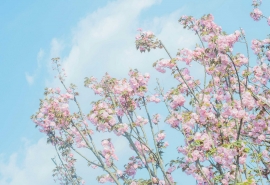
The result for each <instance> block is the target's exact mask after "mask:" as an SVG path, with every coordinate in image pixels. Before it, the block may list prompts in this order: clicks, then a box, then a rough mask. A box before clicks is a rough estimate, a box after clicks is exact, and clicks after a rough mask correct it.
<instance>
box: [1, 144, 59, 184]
mask: <svg viewBox="0 0 270 185" xmlns="http://www.w3.org/2000/svg"><path fill="white" fill-rule="evenodd" d="M54 155H55V152H54V149H53V148H52V146H50V145H47V143H46V140H45V139H40V140H39V141H38V142H37V143H36V144H32V145H29V146H25V148H24V152H20V153H19V152H18V153H14V154H12V155H11V156H10V157H9V160H8V162H4V161H3V159H1V160H0V174H1V175H0V184H1V185H21V184H25V185H27V184H29V185H30V184H39V185H48V184H53V183H54V181H53V179H52V176H51V175H52V173H51V172H52V169H53V167H54V166H53V163H52V162H51V159H50V157H53V156H54ZM22 156H24V157H22ZM21 158H23V160H22V161H21V160H20V159H21Z"/></svg>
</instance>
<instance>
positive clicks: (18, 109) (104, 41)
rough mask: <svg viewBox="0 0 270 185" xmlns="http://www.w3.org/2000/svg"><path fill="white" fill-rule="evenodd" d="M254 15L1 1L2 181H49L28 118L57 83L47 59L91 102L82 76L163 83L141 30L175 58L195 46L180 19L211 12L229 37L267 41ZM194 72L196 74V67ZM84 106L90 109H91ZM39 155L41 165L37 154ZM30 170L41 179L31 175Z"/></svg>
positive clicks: (219, 1) (240, 6) (40, 142)
mask: <svg viewBox="0 0 270 185" xmlns="http://www.w3.org/2000/svg"><path fill="white" fill-rule="evenodd" d="M267 7H270V2H269V1H268V2H267V1H265V2H263V5H262V7H261V9H262V11H263V12H265V13H266V15H267ZM251 10H252V7H251V0H250V1H249V0H239V1H234V0H206V1H200V0H181V1H179V0H163V1H160V0H137V1H135V0H126V1H124V0H117V1H105V0H99V1H96V0H92V1H90V0H89V1H82V0H80V1H75V0H65V1H64V0H57V1H53V0H47V1H44V0H25V1H15V0H9V1H4V0H0V13H1V16H0V23H1V29H0V86H1V92H0V103H1V105H0V112H1V129H0V139H1V141H2V142H1V145H0V154H1V155H0V167H1V168H0V184H4V185H14V184H15V185H16V184H20V183H21V182H25V183H24V184H29V182H31V184H32V183H33V184H34V183H35V184H44V185H45V184H50V183H52V180H51V179H52V178H51V176H50V172H51V169H50V167H52V165H50V164H47V163H50V157H51V156H50V155H54V153H53V151H49V150H50V148H46V147H47V146H46V144H45V142H44V138H43V135H42V134H40V133H39V132H38V130H37V129H35V127H34V124H33V123H32V122H31V120H30V116H31V115H32V114H33V113H34V112H35V111H36V110H37V109H38V106H39V99H41V98H43V90H44V88H45V87H46V86H53V87H55V86H57V85H58V84H57V82H56V81H55V80H54V78H53V76H54V75H53V72H52V71H51V66H50V59H51V58H52V57H57V56H59V57H61V58H62V59H63V63H64V67H65V68H66V70H67V72H68V78H67V82H73V83H76V84H78V86H79V88H81V89H80V90H82V92H83V93H82V97H81V99H83V100H84V102H87V101H88V102H90V101H91V99H93V98H94V97H92V95H88V94H87V91H86V90H84V89H83V88H82V83H83V78H84V77H85V76H92V75H95V76H97V77H101V75H102V74H104V73H105V72H109V73H110V74H112V75H115V76H118V77H120V76H122V77H124V76H125V75H126V74H127V70H128V69H129V68H138V69H139V70H141V71H143V72H150V73H151V74H152V75H153V76H154V77H155V76H158V77H159V78H161V82H164V83H167V82H166V80H164V79H163V81H162V76H160V74H158V73H157V72H155V71H154V70H153V69H152V68H151V66H152V63H153V62H154V61H155V60H157V59H159V58H161V57H167V56H166V55H165V53H164V52H163V53H162V52H160V51H154V52H153V53H149V54H148V53H147V54H140V53H139V52H137V51H136V50H135V46H134V36H135V35H136V29H137V28H138V27H141V28H143V29H145V30H148V29H150V30H153V31H154V32H155V33H157V35H158V37H159V38H161V39H162V40H163V42H164V43H165V44H166V45H167V47H168V48H169V50H170V51H171V53H172V54H175V53H176V51H177V49H179V48H182V47H190V48H192V47H193V46H194V45H195V43H196V41H197V38H196V37H195V36H194V34H193V33H191V32H189V31H185V30H183V29H182V28H181V26H180V25H179V24H178V22H177V21H178V18H179V17H180V16H181V15H193V16H195V17H197V18H199V17H200V16H202V15H204V14H208V13H212V14H213V15H214V16H215V20H216V22H217V23H218V24H219V25H221V26H222V28H223V30H225V31H226V32H227V33H232V32H233V31H235V30H237V29H239V27H242V28H243V29H244V30H245V32H246V34H247V39H248V41H249V43H250V41H251V39H253V38H258V39H263V38H265V37H266V35H267V34H269V29H270V28H269V27H268V26H267V25H266V22H265V20H262V21H260V22H254V21H252V20H251V18H250V17H249V13H250V11H251ZM268 14H269V13H268ZM239 48H240V47H239ZM239 51H241V52H245V51H244V50H242V49H239ZM253 60H254V61H253V62H255V59H254V58H253ZM194 73H196V74H197V75H199V74H200V70H199V69H194ZM153 79H155V78H153ZM82 106H83V108H84V109H85V110H89V104H87V103H85V104H84V105H82ZM43 148H46V150H47V151H48V152H47V153H46V150H45V149H44V150H43V151H42V149H43ZM43 155H44V160H43V158H41V157H40V158H38V157H37V156H43ZM46 158H48V160H47V161H46V160H45V159H46ZM31 165H32V166H31ZM40 166H43V167H44V169H42V170H41V171H40V168H41V167H40ZM31 170H32V171H31ZM34 170H35V171H34ZM38 170H39V171H40V172H39V171H38ZM34 172H36V173H40V175H36V176H33V175H32V174H33V173H34ZM15 174H20V175H15ZM187 179H188V178H187ZM187 182H191V181H187Z"/></svg>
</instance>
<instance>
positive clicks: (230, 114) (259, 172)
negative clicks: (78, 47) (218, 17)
mask: <svg viewBox="0 0 270 185" xmlns="http://www.w3.org/2000/svg"><path fill="white" fill-rule="evenodd" d="M252 5H253V6H254V10H253V12H252V13H251V14H250V16H251V17H252V18H253V19H254V20H255V21H258V20H260V19H263V18H266V19H267V23H268V25H270V18H267V17H265V16H264V15H263V14H262V12H261V11H260V10H259V6H260V5H261V1H253V4H252ZM179 23H180V25H182V26H183V27H184V28H185V29H189V30H190V31H192V32H194V33H195V34H196V35H197V36H198V37H199V40H200V43H198V44H197V45H196V47H195V48H194V49H193V50H190V49H187V48H183V49H179V51H178V53H177V54H176V56H173V55H171V54H170V53H169V51H168V50H167V49H166V47H165V45H164V43H163V41H161V40H159V39H158V38H156V36H155V35H154V34H153V33H152V32H151V31H142V30H141V29H139V30H138V31H139V34H138V35H137V36H136V47H137V49H138V50H139V51H140V52H146V51H148V52H150V51H151V50H153V49H162V50H165V51H166V53H167V59H160V60H157V61H156V62H155V63H154V64H153V67H154V68H155V69H156V70H157V71H159V72H160V73H166V72H170V73H171V74H172V78H173V79H175V80H176V81H177V85H176V86H174V87H171V89H169V90H167V91H165V89H164V88H163V87H162V86H161V84H160V83H159V82H158V81H157V88H156V93H155V94H151V93H149V91H148V88H149V86H148V82H149V79H150V75H149V74H148V73H146V74H142V73H140V72H139V71H138V70H130V71H129V73H128V76H129V78H128V79H126V78H123V79H116V78H113V77H111V76H110V75H109V74H105V75H104V76H103V77H102V79H101V80H98V79H97V78H95V77H87V78H85V82H84V84H85V87H87V88H90V89H91V90H92V91H93V92H94V93H95V94H96V95H97V96H99V97H100V98H99V100H97V101H95V102H93V103H92V107H91V108H90V110H89V112H87V113H84V112H83V111H82V109H81V107H80V103H79V102H78V101H77V97H78V96H79V93H78V92H77V89H76V86H75V85H73V84H71V85H70V86H67V85H66V83H65V72H64V70H62V67H61V64H60V60H59V58H53V59H52V61H53V63H54V66H55V70H56V71H57V73H58V75H59V76H58V77H59V80H60V82H61V83H62V85H63V89H64V90H60V88H47V89H46V90H45V98H44V99H43V100H41V103H40V108H39V110H38V111H37V113H36V114H35V115H33V116H32V119H33V121H34V122H35V124H36V126H37V127H38V128H39V131H40V132H42V133H44V134H45V135H46V136H47V141H48V143H50V144H52V145H53V146H54V147H55V150H56V153H57V159H52V160H53V162H54V164H55V166H56V167H55V169H54V172H53V176H54V177H55V179H56V180H59V182H60V184H85V182H84V180H82V178H81V177H79V176H78V175H77V172H76V167H75V163H76V159H75V157H74V155H76V156H79V157H81V158H82V159H83V160H85V162H86V163H87V164H88V165H89V166H91V167H92V168H93V169H92V170H94V169H96V168H100V169H102V170H104V173H105V174H104V175H101V176H98V177H97V180H98V182H100V183H106V182H111V183H114V184H118V185H120V184H131V185H143V184H145V185H146V184H159V185H173V184H176V183H178V182H177V181H176V180H174V175H175V176H177V174H178V173H182V172H181V171H180V170H179V169H181V170H182V171H183V172H184V173H186V174H187V175H191V176H193V177H194V179H196V182H197V184H198V185H205V184H209V185H216V184H223V185H229V184H234V185H236V184H237V185H255V184H268V183H270V180H269V174H270V169H269V168H270V153H269V149H270V137H269V136H270V101H269V98H270V89H269V87H268V83H269V79H270V66H269V61H270V38H265V39H264V40H258V39H254V40H252V43H251V49H252V51H253V54H254V55H255V56H256V57H257V64H256V65H253V66H251V61H250V55H251V53H249V47H250V46H249V43H248V41H247V40H246V36H245V32H244V30H243V29H240V30H236V31H235V32H234V33H231V34H227V33H225V32H224V31H223V30H222V28H221V27H220V26H219V25H217V24H216V23H215V22H214V17H213V15H211V14H208V15H205V16H203V17H201V18H200V19H196V18H194V17H192V16H182V17H181V18H180V19H179ZM237 43H242V46H244V48H245V49H246V52H245V53H238V52H237V51H234V46H235V44H237ZM180 63H184V64H186V66H187V67H184V68H180V67H179V64H180ZM192 63H198V64H199V65H201V66H202V68H203V69H204V76H203V78H202V79H194V77H192V76H191V75H190V70H189V66H190V65H191V64H192ZM253 63H254V62H253ZM72 104H74V105H76V110H75V111H72V110H71V105H72ZM149 104H162V105H164V107H165V109H164V110H166V113H163V114H167V117H166V118H165V119H161V116H160V113H159V112H155V111H153V110H150V109H149ZM142 111H143V112H144V113H143V114H141V112H142ZM161 124H168V125H169V126H170V128H171V131H168V130H165V131H164V130H159V127H158V126H159V125H161ZM147 128H149V132H147V131H146V129H147ZM96 132H100V133H111V134H114V135H116V137H121V138H123V139H125V140H126V141H127V142H128V143H129V147H130V150H131V153H132V155H131V156H129V159H128V161H122V162H125V163H126V164H125V165H123V166H120V165H118V164H119V163H118V161H120V159H119V157H118V156H117V155H116V151H115V147H114V141H113V139H112V138H110V139H108V138H104V139H103V140H102V142H101V143H96V140H95V133H96ZM168 132H174V133H176V134H179V135H182V136H183V138H184V145H182V146H179V147H178V148H177V150H174V152H175V153H178V156H179V157H178V158H176V159H172V158H171V159H170V160H165V158H164V156H170V153H166V148H168V147H169V143H168V142H167V141H166V133H168ZM101 135H102V134H101ZM171 142H175V141H171ZM100 148H102V149H100ZM82 150H89V151H90V152H91V153H92V157H89V156H87V155H84V154H83V152H81V151H82ZM166 159H167V158H166ZM89 170H90V169H89ZM138 170H144V171H145V172H146V174H147V176H138V175H137V172H138Z"/></svg>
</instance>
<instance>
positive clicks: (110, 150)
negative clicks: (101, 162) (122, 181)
mask: <svg viewBox="0 0 270 185" xmlns="http://www.w3.org/2000/svg"><path fill="white" fill-rule="evenodd" d="M101 144H102V146H103V150H102V155H103V156H104V158H105V163H106V165H107V166H108V167H110V166H111V165H112V162H113V159H115V160H118V157H117V156H116V154H115V149H114V146H113V144H112V142H111V140H110V139H105V140H103V141H102V142H101Z"/></svg>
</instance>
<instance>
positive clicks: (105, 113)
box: [88, 102, 116, 132]
mask: <svg viewBox="0 0 270 185" xmlns="http://www.w3.org/2000/svg"><path fill="white" fill-rule="evenodd" d="M114 114H115V113H114V110H113V109H111V107H110V106H109V105H108V104H107V103H106V102H97V103H95V104H94V105H93V107H92V111H91V112H90V114H89V116H88V119H89V120H90V121H91V122H92V123H93V124H94V125H95V126H96V127H97V130H98V131H102V132H105V131H110V130H111V129H112V126H114V125H115V123H116V120H115V118H114Z"/></svg>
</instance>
